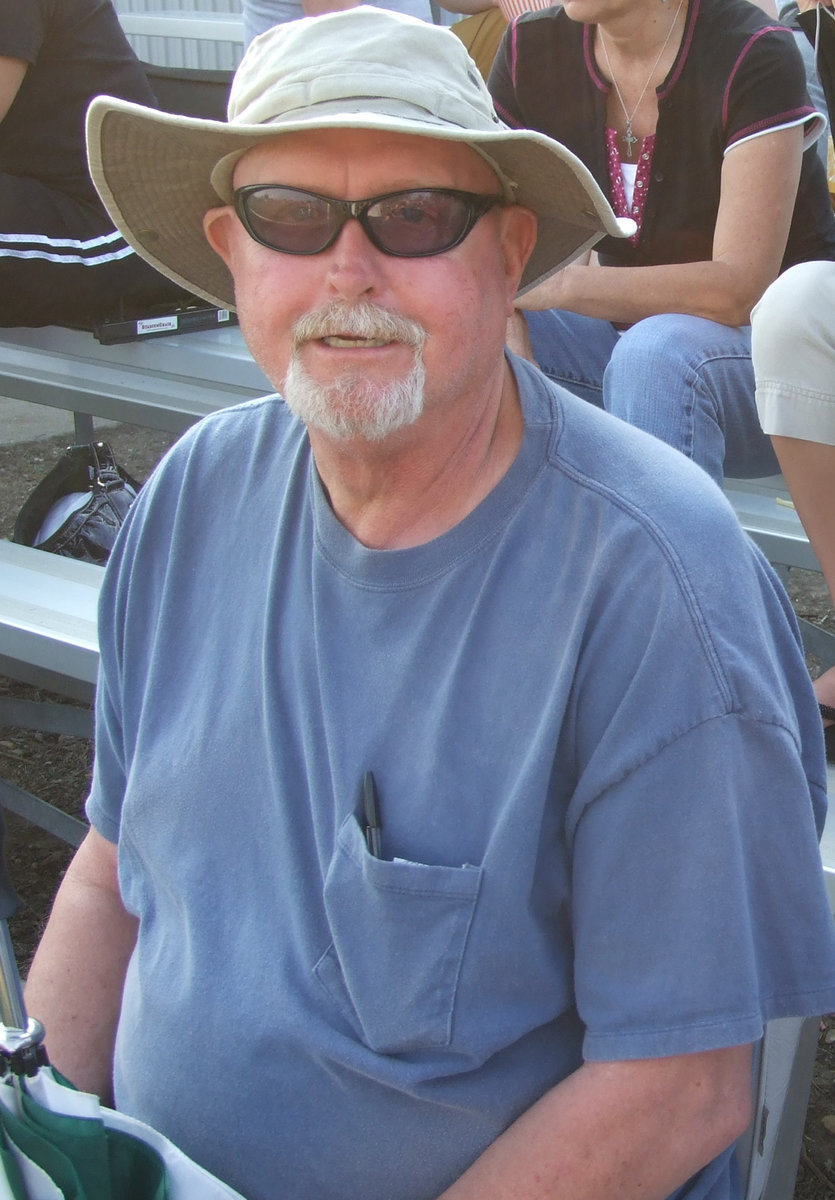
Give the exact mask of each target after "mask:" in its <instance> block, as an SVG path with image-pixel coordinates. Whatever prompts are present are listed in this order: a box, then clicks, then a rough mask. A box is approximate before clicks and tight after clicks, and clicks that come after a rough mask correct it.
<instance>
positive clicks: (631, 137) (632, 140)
mask: <svg viewBox="0 0 835 1200" xmlns="http://www.w3.org/2000/svg"><path fill="white" fill-rule="evenodd" d="M620 136H621V140H622V141H624V142H625V143H626V157H627V158H631V157H632V147H633V146H634V145H636V144H637V142H638V139H637V138H636V137H635V134H634V133H633V132H632V122H631V121H627V122H626V133H622V134H621V135H620Z"/></svg>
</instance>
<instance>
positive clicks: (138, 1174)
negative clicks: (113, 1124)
mask: <svg viewBox="0 0 835 1200" xmlns="http://www.w3.org/2000/svg"><path fill="white" fill-rule="evenodd" d="M20 1096H21V1107H22V1113H23V1115H22V1117H21V1118H18V1117H16V1116H14V1115H13V1114H12V1113H10V1112H8V1111H7V1110H6V1109H5V1108H0V1126H1V1127H2V1129H3V1132H4V1133H5V1135H6V1137H7V1138H8V1139H9V1140H10V1141H11V1142H13V1143H14V1144H15V1146H17V1147H18V1149H19V1150H20V1151H21V1152H22V1153H23V1154H25V1155H26V1156H27V1158H30V1159H32V1161H33V1162H35V1163H37V1164H38V1166H39V1167H41V1168H42V1169H43V1170H44V1171H46V1173H47V1174H48V1175H49V1177H50V1178H51V1179H52V1180H53V1181H54V1183H55V1184H56V1185H57V1187H58V1188H60V1190H61V1192H62V1193H63V1195H64V1198H65V1200H168V1197H169V1190H168V1179H167V1173H166V1168H165V1164H164V1162H163V1161H162V1159H161V1158H160V1156H159V1154H158V1153H157V1152H156V1150H154V1149H153V1147H151V1146H148V1145H147V1144H146V1143H145V1142H143V1141H141V1140H140V1139H139V1138H136V1137H133V1136H132V1135H131V1134H127V1133H123V1132H122V1131H121V1130H117V1129H108V1128H107V1127H106V1126H105V1124H104V1122H103V1121H101V1120H99V1119H97V1118H90V1117H74V1116H67V1115H65V1114H63V1113H54V1112H50V1110H49V1109H47V1108H44V1107H43V1105H41V1104H39V1103H38V1102H37V1101H35V1100H33V1099H32V1097H31V1096H28V1095H27V1094H26V1093H25V1091H24V1090H23V1089H21V1092H20ZM6 1153H7V1154H8V1151H6ZM4 1165H6V1164H5V1162H4ZM15 1171H16V1172H17V1168H16V1165H15ZM17 1178H18V1180H19V1178H20V1176H19V1172H17ZM12 1186H14V1185H12ZM20 1200H25V1192H24V1191H23V1190H21V1191H20Z"/></svg>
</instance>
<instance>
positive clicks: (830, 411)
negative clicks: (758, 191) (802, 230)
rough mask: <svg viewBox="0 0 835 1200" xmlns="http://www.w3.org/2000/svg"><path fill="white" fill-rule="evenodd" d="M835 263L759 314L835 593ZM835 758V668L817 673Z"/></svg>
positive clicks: (798, 270)
mask: <svg viewBox="0 0 835 1200" xmlns="http://www.w3.org/2000/svg"><path fill="white" fill-rule="evenodd" d="M798 7H799V9H800V13H799V18H798V20H799V23H800V26H801V28H802V29H803V31H804V32H805V34H806V36H807V37H808V39H809V42H810V44H811V45H813V46H815V52H816V60H817V69H818V74H819V75H820V79H821V84H822V85H823V90H824V95H825V96H826V103H827V107H828V109H829V120H830V125H831V124H832V116H833V112H835V13H833V11H832V9H831V8H826V7H824V6H822V5H818V4H816V3H814V0H800V3H799V6H798ZM834 322H835V263H833V262H829V261H828V260H827V261H822V262H810V263H802V264H800V265H799V266H796V267H793V268H792V269H791V270H790V271H787V272H786V273H785V274H784V275H781V276H780V277H779V278H778V279H777V280H775V282H774V283H773V284H772V285H771V287H770V288H768V290H767V291H766V292H765V294H764V296H763V297H762V299H761V300H760V302H759V304H758V305H757V307H756V308H755V309H754V311H753V314H752V322H751V330H752V347H751V352H752V360H753V364H754V375H755V379H756V398H757V410H758V412H759V417H760V423H761V425H762V427H763V430H764V431H765V432H766V433H767V434H769V435H770V437H771V440H772V444H773V446H774V450H775V452H776V454H777V459H778V461H779V463H780V469H781V471H782V472H783V475H784V476H785V479H786V483H787V484H788V487H789V491H790V492H791V496H792V499H793V501H794V503H795V507H796V508H797V512H798V515H799V517H800V519H801V521H802V522H803V528H804V529H805V530H806V534H807V536H808V538H809V541H810V543H811V545H812V549H813V550H814V551H815V554H816V555H817V559H818V562H819V563H820V566H821V570H822V571H823V576H824V579H825V580H826V583H827V586H828V588H829V591H830V594H831V595H832V596H833V597H835V333H833V324H834ZM814 687H815V692H816V693H817V697H818V702H819V704H820V708H821V716H822V718H823V721H824V734H825V736H826V755H827V758H828V759H829V760H830V762H835V667H833V668H831V669H830V670H827V671H824V673H823V674H822V675H821V676H820V677H819V678H818V679H816V680H815V684H814Z"/></svg>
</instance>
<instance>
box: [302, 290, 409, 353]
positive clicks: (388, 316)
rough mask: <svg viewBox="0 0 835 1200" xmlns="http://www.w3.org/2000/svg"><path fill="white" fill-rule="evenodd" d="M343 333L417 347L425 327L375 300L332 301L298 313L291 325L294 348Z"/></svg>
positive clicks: (342, 334) (343, 334) (354, 336)
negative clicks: (297, 317) (359, 301)
mask: <svg viewBox="0 0 835 1200" xmlns="http://www.w3.org/2000/svg"><path fill="white" fill-rule="evenodd" d="M346 335H347V336H348V337H353V338H362V339H364V340H368V341H384V342H402V343H403V344H404V345H406V346H411V347H412V349H414V350H417V351H420V350H422V349H423V345H424V343H425V341H426V330H425V329H424V328H423V326H422V325H418V323H417V322H416V321H412V320H411V319H410V318H409V317H403V316H400V315H399V314H398V313H393V312H390V311H389V310H388V309H385V308H381V307H380V306H379V305H377V304H368V303H367V302H363V303H360V304H343V303H341V302H340V301H334V302H333V303H332V304H325V305H323V306H322V307H321V308H317V309H314V310H313V311H312V312H309V313H305V314H304V316H302V317H299V319H298V321H296V323H295V325H294V326H293V349H294V350H297V349H298V348H299V346H301V345H302V344H303V343H304V342H312V341H317V340H318V339H320V338H326V337H340V336H343V337H344V336H346Z"/></svg>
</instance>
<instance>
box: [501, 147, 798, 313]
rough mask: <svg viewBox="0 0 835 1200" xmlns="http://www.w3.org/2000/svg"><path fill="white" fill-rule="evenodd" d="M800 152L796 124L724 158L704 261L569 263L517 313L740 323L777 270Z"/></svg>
mask: <svg viewBox="0 0 835 1200" xmlns="http://www.w3.org/2000/svg"><path fill="white" fill-rule="evenodd" d="M802 154H803V130H802V127H801V126H799V125H798V126H794V127H792V128H787V129H778V130H774V131H773V132H771V133H767V134H763V135H762V136H760V137H755V138H751V139H750V140H749V141H746V142H743V143H741V144H740V145H738V146H735V147H734V148H733V149H732V150H730V151H729V152H728V153H727V154H726V155H725V158H724V161H723V164H722V178H721V197H720V201H719V213H718V216H717V220H716V229H715V231H714V238H713V256H712V258H711V259H710V260H708V261H705V262H694V263H676V264H671V265H669V266H654V267H597V266H594V267H584V266H575V265H573V264H572V265H571V266H568V267H566V268H564V269H563V270H562V271H559V272H557V274H556V275H553V276H551V278H550V279H546V280H545V281H544V282H543V283H541V284H540V285H539V286H538V287H536V288H534V289H532V290H531V291H530V292H527V293H526V294H525V295H524V296H521V297H519V299H518V300H517V302H516V305H517V308H520V309H523V310H524V309H545V308H564V309H568V310H569V311H571V312H577V313H582V314H584V315H585V316H589V317H602V318H604V319H605V320H609V321H623V322H635V321H640V320H642V319H643V318H644V317H650V316H654V315H656V314H659V313H670V312H678V313H689V314H690V315H692V316H696V317H707V318H708V319H709V320H712V321H718V322H719V323H721V324H723V325H747V324H748V323H749V321H750V315H751V309H752V308H753V306H754V305H755V304H756V302H757V301H758V300H759V298H760V296H761V295H762V293H763V292H764V291H765V289H766V287H767V286H768V284H769V283H771V282H772V280H774V279H776V277H777V274H778V272H779V269H780V264H781V262H782V259H783V254H784V253H785V249H786V241H787V239H788V233H789V227H790V224H791V218H792V212H793V209H794V202H795V197H796V194H797V185H798V180H799V178H800V165H801V159H802Z"/></svg>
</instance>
